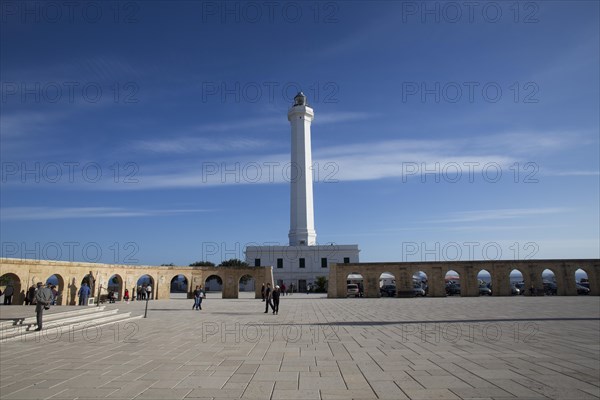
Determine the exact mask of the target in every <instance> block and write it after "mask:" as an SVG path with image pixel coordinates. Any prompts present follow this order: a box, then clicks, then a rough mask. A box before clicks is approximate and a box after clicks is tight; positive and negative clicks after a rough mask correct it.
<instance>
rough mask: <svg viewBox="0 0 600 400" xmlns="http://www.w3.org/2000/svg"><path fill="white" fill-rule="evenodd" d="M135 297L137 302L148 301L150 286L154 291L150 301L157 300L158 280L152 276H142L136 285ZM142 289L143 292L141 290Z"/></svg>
mask: <svg viewBox="0 0 600 400" xmlns="http://www.w3.org/2000/svg"><path fill="white" fill-rule="evenodd" d="M135 285H136V286H135V296H136V299H137V300H146V287H147V286H148V285H150V287H151V288H152V291H151V293H150V298H149V300H152V299H154V298H155V295H156V279H154V277H153V276H152V275H150V274H143V275H141V276H140V277H139V278H138V279H137V280H136V283H135ZM140 288H141V290H140Z"/></svg>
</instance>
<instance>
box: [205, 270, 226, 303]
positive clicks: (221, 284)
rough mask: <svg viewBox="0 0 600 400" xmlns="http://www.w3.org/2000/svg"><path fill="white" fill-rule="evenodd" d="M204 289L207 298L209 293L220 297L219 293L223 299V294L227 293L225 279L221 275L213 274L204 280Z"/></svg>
mask: <svg viewBox="0 0 600 400" xmlns="http://www.w3.org/2000/svg"><path fill="white" fill-rule="evenodd" d="M202 287H203V289H204V291H205V293H206V296H207V297H208V295H209V293H211V292H212V293H213V294H214V295H215V296H218V295H217V293H220V294H221V298H223V292H224V291H225V279H224V278H223V277H222V276H221V275H220V274H215V273H211V274H210V275H208V276H207V277H206V278H204V282H203V284H202ZM217 298H218V297H217Z"/></svg>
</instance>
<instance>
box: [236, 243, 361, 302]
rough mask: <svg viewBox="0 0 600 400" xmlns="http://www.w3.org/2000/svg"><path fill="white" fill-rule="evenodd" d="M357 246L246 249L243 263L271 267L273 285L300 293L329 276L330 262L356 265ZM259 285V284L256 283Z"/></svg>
mask: <svg viewBox="0 0 600 400" xmlns="http://www.w3.org/2000/svg"><path fill="white" fill-rule="evenodd" d="M359 251H360V250H359V249H358V245H355V244H349V245H339V244H332V245H321V246H320V245H314V246H248V247H246V262H247V263H248V264H250V265H254V266H257V267H260V266H272V267H273V279H274V280H275V282H276V284H277V285H279V286H281V284H282V283H284V284H285V286H286V288H290V284H293V287H294V291H299V292H304V291H306V288H307V286H309V285H310V286H311V287H314V285H315V282H316V280H317V278H318V277H319V276H324V277H326V278H328V277H329V265H330V264H331V263H346V264H348V263H357V262H359V259H358V253H359ZM257 284H260V282H257Z"/></svg>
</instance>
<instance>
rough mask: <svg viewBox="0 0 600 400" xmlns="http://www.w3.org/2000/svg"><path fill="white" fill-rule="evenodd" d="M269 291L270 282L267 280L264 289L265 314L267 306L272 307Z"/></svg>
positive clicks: (267, 310) (267, 309)
mask: <svg viewBox="0 0 600 400" xmlns="http://www.w3.org/2000/svg"><path fill="white" fill-rule="evenodd" d="M271 292H272V291H271V283H270V282H267V288H266V289H265V314H266V313H268V312H269V306H271V308H273V303H272V301H271V300H272V297H271Z"/></svg>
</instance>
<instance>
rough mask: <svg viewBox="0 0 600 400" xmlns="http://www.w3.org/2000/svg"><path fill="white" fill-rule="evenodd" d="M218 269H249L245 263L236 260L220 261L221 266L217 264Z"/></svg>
mask: <svg viewBox="0 0 600 400" xmlns="http://www.w3.org/2000/svg"><path fill="white" fill-rule="evenodd" d="M219 267H249V265H248V263H247V262H244V261H242V260H238V259H237V258H232V259H229V260H225V261H222V262H221V264H219Z"/></svg>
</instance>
